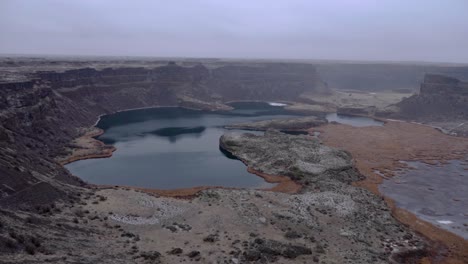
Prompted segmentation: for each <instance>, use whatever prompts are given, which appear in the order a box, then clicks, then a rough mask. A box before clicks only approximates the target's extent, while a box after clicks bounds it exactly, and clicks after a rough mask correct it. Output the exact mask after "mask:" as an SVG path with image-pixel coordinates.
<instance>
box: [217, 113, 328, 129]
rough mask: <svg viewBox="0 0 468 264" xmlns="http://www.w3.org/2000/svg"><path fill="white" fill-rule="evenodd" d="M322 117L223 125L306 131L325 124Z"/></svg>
mask: <svg viewBox="0 0 468 264" xmlns="http://www.w3.org/2000/svg"><path fill="white" fill-rule="evenodd" d="M326 123H327V120H326V119H325V118H323V117H316V116H307V117H300V118H287V119H273V120H265V121H258V122H247V123H237V124H231V125H228V126H225V128H228V129H242V130H257V131H263V130H268V129H276V130H279V131H282V132H301V131H302V132H307V130H308V129H310V128H311V127H317V126H320V125H323V124H326Z"/></svg>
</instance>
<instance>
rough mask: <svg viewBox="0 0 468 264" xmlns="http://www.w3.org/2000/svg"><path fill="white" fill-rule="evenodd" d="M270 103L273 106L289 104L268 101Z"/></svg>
mask: <svg viewBox="0 0 468 264" xmlns="http://www.w3.org/2000/svg"><path fill="white" fill-rule="evenodd" d="M268 104H269V105H271V106H287V104H283V103H276V102H268Z"/></svg>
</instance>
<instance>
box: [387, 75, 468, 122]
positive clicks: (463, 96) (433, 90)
mask: <svg viewBox="0 0 468 264" xmlns="http://www.w3.org/2000/svg"><path fill="white" fill-rule="evenodd" d="M379 114H380V115H382V116H390V117H398V118H404V119H412V120H419V121H424V120H431V121H438V120H439V121H441V120H443V121H448V120H457V119H465V120H467V119H468V82H462V81H460V80H458V79H455V78H452V77H447V76H443V75H435V74H427V75H426V76H425V77H424V82H423V83H421V88H420V91H419V94H416V95H413V96H411V97H409V98H406V99H404V100H402V101H401V102H399V103H396V104H395V105H392V106H390V107H389V109H388V112H381V113H379Z"/></svg>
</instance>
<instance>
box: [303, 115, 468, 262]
mask: <svg viewBox="0 0 468 264" xmlns="http://www.w3.org/2000/svg"><path fill="white" fill-rule="evenodd" d="M312 131H319V132H321V133H320V138H321V139H322V140H323V142H324V144H326V145H329V146H333V147H337V148H341V149H344V150H347V151H349V152H350V153H351V154H352V156H353V158H354V160H355V164H356V167H357V168H358V169H359V171H360V172H361V173H362V174H364V175H365V176H366V179H365V180H363V181H361V182H359V183H357V184H356V185H358V186H361V187H364V188H367V189H369V190H370V191H372V192H374V193H376V194H380V193H379V190H378V185H379V184H380V183H381V182H382V181H383V177H382V176H384V177H392V176H393V175H394V172H395V171H397V170H403V169H405V167H406V166H405V164H404V163H401V162H400V161H402V160H404V161H421V162H425V163H429V164H438V163H439V162H445V161H448V160H452V159H464V158H465V156H466V155H467V154H468V138H460V137H454V136H448V135H445V134H443V133H441V132H439V131H438V130H436V129H434V128H431V127H428V126H424V125H418V124H412V123H405V122H398V121H386V123H385V125H384V126H382V127H377V126H376V127H352V126H347V125H341V124H328V125H325V126H322V127H318V128H313V129H311V130H310V132H312ZM379 173H381V175H380V174H379ZM385 200H386V201H387V203H388V204H389V206H390V207H391V208H392V212H393V215H394V216H395V217H396V218H397V219H398V220H399V221H400V222H402V223H404V224H406V225H408V226H410V227H411V228H413V229H414V230H416V231H417V232H419V233H421V234H423V235H424V236H426V237H427V238H429V239H430V240H431V241H433V242H434V243H433V245H434V246H438V245H440V244H441V243H442V244H443V245H445V246H446V247H447V249H448V251H447V253H446V255H447V257H446V258H443V260H441V262H443V263H468V241H467V240H464V239H463V238H461V237H459V236H456V235H454V234H452V233H450V232H448V231H445V230H442V229H439V228H437V227H435V226H433V225H431V224H430V223H427V222H425V221H422V220H420V219H418V218H417V217H416V216H415V215H413V214H411V213H410V212H408V211H406V210H403V209H401V208H397V207H396V206H395V203H394V201H392V200H391V199H389V198H385ZM439 257H440V256H439ZM435 259H436V258H431V260H429V259H426V260H425V261H426V263H427V261H434V260H435Z"/></svg>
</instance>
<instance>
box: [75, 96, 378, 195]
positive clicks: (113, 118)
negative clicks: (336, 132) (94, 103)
mask: <svg viewBox="0 0 468 264" xmlns="http://www.w3.org/2000/svg"><path fill="white" fill-rule="evenodd" d="M231 106H233V107H234V108H235V109H234V110H232V111H228V112H206V111H197V110H189V109H183V108H177V107H161V108H149V109H138V110H131V111H124V112H118V113H115V114H111V115H106V116H103V117H102V118H101V120H100V121H99V123H98V124H97V127H99V128H102V129H104V131H105V133H104V134H103V135H101V136H99V137H98V139H99V140H101V141H103V142H104V143H106V144H112V145H114V146H115V147H116V148H117V150H116V151H115V152H114V154H113V155H112V157H110V158H104V159H88V160H80V161H76V162H73V163H70V164H68V165H66V168H67V169H69V170H70V172H71V173H73V174H74V175H76V176H79V177H81V178H82V179H83V180H85V181H87V182H90V183H93V184H106V185H127V186H137V187H145V188H157V189H176V188H188V187H194V186H224V187H239V188H268V187H271V186H272V185H271V184H268V183H266V182H265V181H264V180H263V179H262V178H260V177H257V176H254V175H252V174H250V173H248V172H247V170H246V167H245V165H244V164H243V163H242V162H241V161H239V160H237V159H235V158H233V157H231V156H229V154H226V153H223V152H222V151H221V150H220V149H219V137H220V136H221V135H222V134H223V133H225V132H226V130H225V129H223V126H224V125H228V124H233V123H239V122H247V121H259V120H268V119H277V118H291V117H297V114H294V113H291V112H288V111H286V110H285V109H284V105H283V104H277V103H262V102H243V103H233V104H231ZM337 119H339V118H335V120H334V121H338V122H340V121H341V119H340V120H337ZM357 119H358V120H357V121H355V122H354V123H353V124H357V125H359V124H366V125H368V124H372V122H370V121H369V120H372V119H369V120H367V119H362V118H361V117H359V118H357ZM345 121H349V118H346V119H345ZM362 122H364V123H362ZM257 133H262V132H257Z"/></svg>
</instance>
